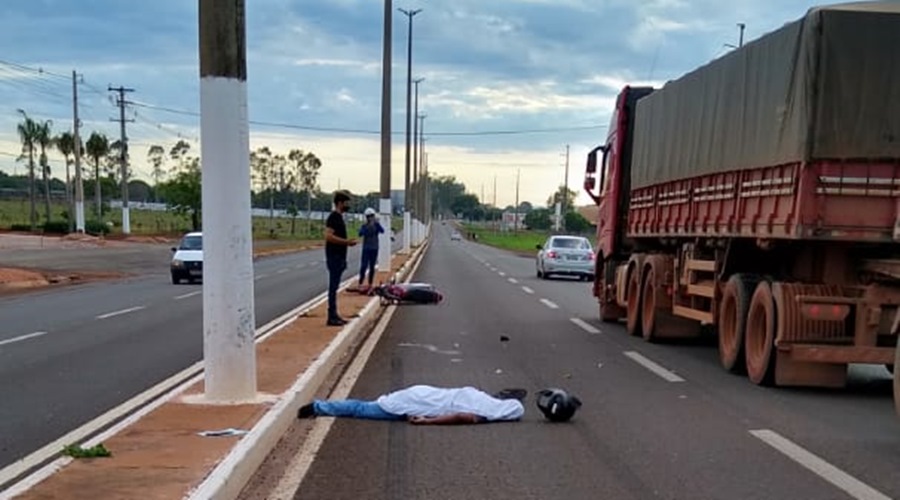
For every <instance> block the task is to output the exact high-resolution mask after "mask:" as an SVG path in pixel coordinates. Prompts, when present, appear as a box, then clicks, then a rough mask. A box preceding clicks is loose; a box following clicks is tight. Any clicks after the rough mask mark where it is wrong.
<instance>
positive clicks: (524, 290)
mask: <svg viewBox="0 0 900 500" xmlns="http://www.w3.org/2000/svg"><path fill="white" fill-rule="evenodd" d="M522 291H523V292H525V293H527V294H529V295H534V290H532V289H531V288H528V287H527V286H523V287H522Z"/></svg>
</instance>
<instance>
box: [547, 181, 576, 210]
mask: <svg viewBox="0 0 900 500" xmlns="http://www.w3.org/2000/svg"><path fill="white" fill-rule="evenodd" d="M566 195H568V196H566ZM576 196H578V193H576V192H575V191H572V190H571V189H568V188H566V187H565V186H559V189H557V190H556V192H555V193H553V194H551V195H550V197H549V198H547V207H549V208H550V210H554V207H555V206H556V204H557V203H561V204H562V213H566V212H567V211H568V210H569V209H571V208H572V202H573V201H574V200H575V197H576Z"/></svg>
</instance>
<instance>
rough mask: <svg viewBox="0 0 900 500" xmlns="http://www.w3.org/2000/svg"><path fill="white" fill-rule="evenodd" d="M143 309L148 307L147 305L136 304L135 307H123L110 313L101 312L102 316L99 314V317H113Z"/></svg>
mask: <svg viewBox="0 0 900 500" xmlns="http://www.w3.org/2000/svg"><path fill="white" fill-rule="evenodd" d="M141 309H146V306H134V307H129V308H128V309H122V310H121V311H113V312H110V313H106V314H101V315H100V316H97V319H106V318H112V317H113V316H121V315H123V314H128V313H131V312H135V311H140V310H141Z"/></svg>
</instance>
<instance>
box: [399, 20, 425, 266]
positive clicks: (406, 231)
mask: <svg viewBox="0 0 900 500" xmlns="http://www.w3.org/2000/svg"><path fill="white" fill-rule="evenodd" d="M397 10H399V11H400V12H402V13H403V14H404V15H406V17H407V18H409V20H408V24H409V30H408V34H407V37H406V177H405V180H404V190H403V253H409V245H410V241H409V240H410V239H411V237H412V231H411V228H410V225H411V221H412V218H411V217H410V213H409V202H410V195H411V194H412V193H411V192H410V188H409V183H410V175H409V170H410V159H411V158H410V156H409V153H410V148H411V146H412V145H411V144H410V142H411V137H410V129H411V128H412V123H411V122H412V111H411V108H412V34H413V17H415V15H416V14H418V13H419V12H422V9H416V10H406V9H397Z"/></svg>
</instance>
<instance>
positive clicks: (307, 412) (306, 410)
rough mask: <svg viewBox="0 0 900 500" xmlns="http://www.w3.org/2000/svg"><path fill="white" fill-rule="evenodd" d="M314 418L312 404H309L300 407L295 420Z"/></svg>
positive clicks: (314, 413) (314, 412) (314, 411)
mask: <svg viewBox="0 0 900 500" xmlns="http://www.w3.org/2000/svg"><path fill="white" fill-rule="evenodd" d="M315 416H316V410H315V408H313V404H312V403H310V404H308V405H303V406H301V407H300V410H298V411H297V418H300V419H303V418H314V417H315Z"/></svg>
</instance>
